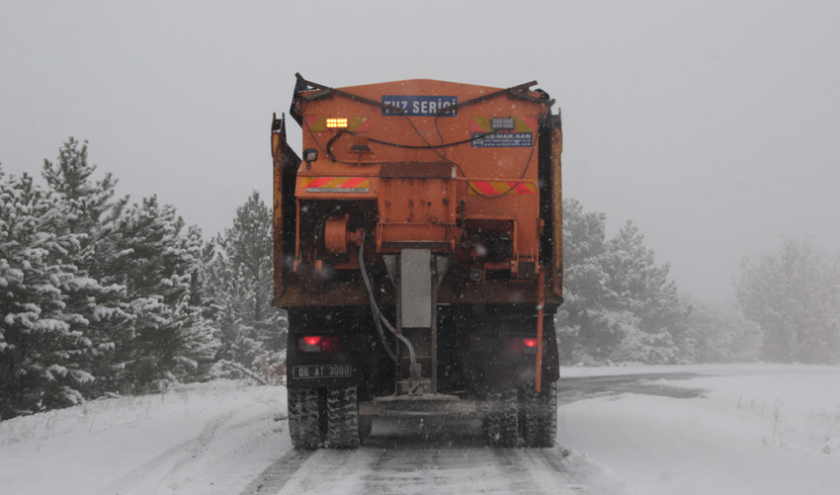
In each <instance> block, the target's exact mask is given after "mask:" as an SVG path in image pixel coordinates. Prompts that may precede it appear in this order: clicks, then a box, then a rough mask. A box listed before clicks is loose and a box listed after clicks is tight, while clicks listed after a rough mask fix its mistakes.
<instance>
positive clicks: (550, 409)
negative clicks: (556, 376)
mask: <svg viewBox="0 0 840 495" xmlns="http://www.w3.org/2000/svg"><path fill="white" fill-rule="evenodd" d="M522 405H523V408H524V414H523V416H524V418H525V425H524V428H523V435H522V436H523V438H524V439H525V445H527V446H528V447H541V448H547V447H554V440H555V438H556V436H557V383H556V382H551V383H546V384H544V385H543V386H542V390H541V391H540V392H539V393H537V391H536V390H535V389H534V387H533V386H528V387H526V388H525V390H524V400H523V403H522Z"/></svg>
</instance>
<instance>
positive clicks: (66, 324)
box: [0, 174, 95, 419]
mask: <svg viewBox="0 0 840 495" xmlns="http://www.w3.org/2000/svg"><path fill="white" fill-rule="evenodd" d="M60 216H61V210H60V208H59V205H58V204H57V202H56V201H55V200H54V198H52V197H50V195H49V194H48V193H47V191H45V190H43V189H42V188H40V187H38V186H36V185H34V184H33V181H32V177H31V176H30V175H28V174H23V175H22V176H21V177H16V176H11V177H9V178H8V179H6V178H5V177H3V176H2V174H0V318H2V319H0V417H2V418H4V419H5V418H9V417H13V416H16V415H19V414H26V413H32V412H36V411H39V410H44V409H49V408H53V407H62V406H67V405H71V404H74V403H77V402H78V401H80V400H82V398H83V396H82V391H83V390H84V389H85V387H87V386H89V384H90V382H91V381H92V379H93V377H92V375H91V374H90V373H89V372H88V371H87V370H86V369H85V362H86V358H85V356H86V355H87V354H88V353H89V351H90V348H91V344H92V343H91V341H90V339H89V338H88V337H87V336H86V334H85V332H84V329H85V327H86V326H87V324H88V321H87V320H86V319H85V317H84V316H82V315H81V314H78V313H75V312H73V311H72V310H70V309H69V308H68V307H67V304H66V303H65V298H66V294H67V293H68V292H72V291H79V290H84V289H85V288H86V287H88V286H91V285H95V281H91V280H90V279H89V278H88V277H86V276H85V275H84V274H83V273H80V272H79V271H78V270H77V268H76V267H75V266H74V265H72V264H71V263H68V262H67V260H66V257H67V255H68V253H69V252H70V251H71V250H72V249H74V248H75V247H76V246H77V245H78V242H79V240H78V238H77V236H75V235H74V234H68V233H62V234H57V231H58V229H57V223H59V221H60Z"/></svg>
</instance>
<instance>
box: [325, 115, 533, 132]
mask: <svg viewBox="0 0 840 495" xmlns="http://www.w3.org/2000/svg"><path fill="white" fill-rule="evenodd" d="M328 125H329V124H328ZM490 127H492V128H493V130H494V131H498V130H500V129H513V128H514V127H516V121H515V120H514V118H513V117H505V118H493V119H492V120H490Z"/></svg>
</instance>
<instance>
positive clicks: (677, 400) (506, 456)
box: [0, 365, 840, 495]
mask: <svg viewBox="0 0 840 495" xmlns="http://www.w3.org/2000/svg"><path fill="white" fill-rule="evenodd" d="M663 374H664V375H663ZM564 375H565V376H566V377H568V378H566V379H564V385H563V391H562V393H561V396H560V397H561V398H560V400H561V407H560V408H559V412H558V419H559V432H558V441H559V443H560V445H562V447H559V446H558V447H555V448H553V449H508V450H494V449H489V448H486V447H485V446H484V444H483V440H482V438H481V429H480V424H479V423H478V422H476V421H474V420H472V421H469V420H464V421H459V422H435V421H429V420H426V421H425V422H423V423H420V422H419V420H413V421H414V422H405V421H396V420H390V421H378V422H376V423H375V426H374V431H373V435H372V436H371V438H370V439H369V440H368V442H367V443H366V445H365V446H364V447H363V448H361V449H359V450H357V451H352V452H350V451H325V450H321V451H317V452H314V453H296V452H294V451H293V450H292V449H291V445H290V441H289V437H288V431H287V424H286V420H285V414H284V413H285V404H286V391H285V389H284V388H283V387H249V386H244V385H242V384H238V383H235V382H225V381H220V382H213V383H209V384H200V385H190V386H185V387H178V388H176V389H173V390H170V391H168V392H167V393H166V394H163V395H155V396H146V397H126V398H122V399H113V400H104V401H95V402H92V403H89V404H87V405H85V406H81V407H76V408H72V409H65V410H61V411H52V412H49V413H44V414H38V415H34V416H30V417H23V418H16V419H14V420H11V421H5V422H3V423H0V492H1V493H14V494H33V495H37V494H57V493H60V494H62V495H74V494H93V495H113V494H117V493H118V494H121V495H133V494H138V495H139V494H202V495H213V494H240V493H242V494H249V495H251V494H297V493H317V494H319V495H326V494H331V493H341V494H344V493H351V494H352V493H381V494H385V493H389V494H390V493H398V494H399V493H404V494H418V493H444V494H446V493H534V494H543V493H545V494H548V493H591V494H620V493H631V494H634V493H635V494H644V495H657V494H677V493H678V494H692V493H703V494H708V493H722V494H753V493H755V494H762V495H766V494H785V495H790V494H794V493H816V494H835V493H840V368H837V367H805V366H770V365H759V366H692V367H676V368H674V367H671V368H656V367H638V368H602V369H593V368H580V369H569V370H565V369H564ZM666 378H667V379H666ZM698 389H700V390H702V395H698ZM565 448H570V449H571V454H570V455H568V456H564V454H563V450H564V449H565Z"/></svg>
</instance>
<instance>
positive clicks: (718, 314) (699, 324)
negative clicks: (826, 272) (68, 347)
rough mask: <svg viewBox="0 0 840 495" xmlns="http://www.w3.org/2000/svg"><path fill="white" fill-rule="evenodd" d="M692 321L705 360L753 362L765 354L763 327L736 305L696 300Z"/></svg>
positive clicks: (698, 352)
mask: <svg viewBox="0 0 840 495" xmlns="http://www.w3.org/2000/svg"><path fill="white" fill-rule="evenodd" d="M689 325H690V326H691V329H692V335H693V336H694V338H695V339H696V349H697V360H698V361H699V362H701V363H750V362H754V361H757V360H758V359H759V358H760V357H761V342H762V334H761V327H760V326H758V324H756V323H755V322H752V321H749V320H747V319H746V318H745V317H744V315H743V313H741V311H740V309H738V308H737V307H735V306H734V305H730V304H726V305H723V304H711V303H697V302H695V303H693V304H692V310H691V316H690V318H689Z"/></svg>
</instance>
